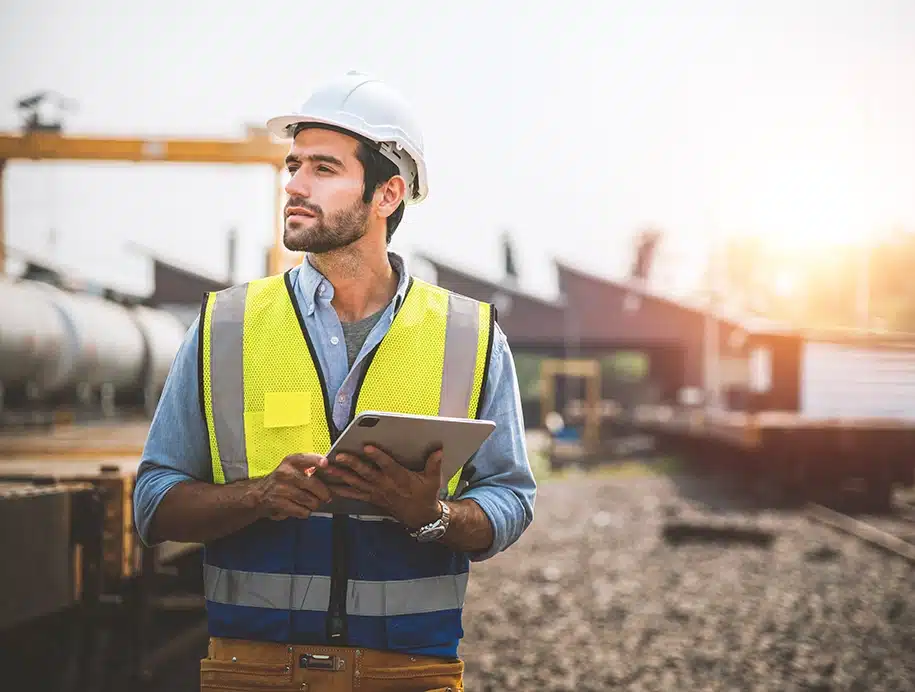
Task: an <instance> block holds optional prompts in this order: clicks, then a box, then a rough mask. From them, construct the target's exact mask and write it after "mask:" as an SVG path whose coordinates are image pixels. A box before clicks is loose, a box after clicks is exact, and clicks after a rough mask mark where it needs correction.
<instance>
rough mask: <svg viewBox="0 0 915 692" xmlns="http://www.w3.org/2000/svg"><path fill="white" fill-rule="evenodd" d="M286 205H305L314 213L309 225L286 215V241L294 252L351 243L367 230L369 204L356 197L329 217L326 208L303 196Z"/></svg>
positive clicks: (287, 246) (316, 252)
mask: <svg viewBox="0 0 915 692" xmlns="http://www.w3.org/2000/svg"><path fill="white" fill-rule="evenodd" d="M286 207H287V208H289V207H302V208H303V209H307V210H308V211H310V212H311V213H313V214H314V215H315V218H314V220H312V221H311V222H310V225H306V224H305V223H303V222H301V221H299V220H298V219H296V220H291V219H288V218H287V219H286V225H285V227H284V229H283V245H285V246H286V249H287V250H291V251H293V252H311V253H314V254H320V253H322V252H330V251H331V250H339V249H340V248H344V247H346V246H347V245H351V244H352V243H355V242H356V241H357V240H359V239H360V238H361V237H362V236H364V235H365V233H366V231H367V230H368V218H369V205H368V203H366V202H363V201H362V200H361V199H357V200H356V201H355V202H354V203H353V204H352V205H351V206H349V207H347V208H345V209H341V210H340V211H337V212H335V213H333V214H331V215H330V216H329V217H325V215H324V211H323V210H322V209H321V208H320V207H318V206H316V205H314V204H310V203H308V202H306V201H305V200H303V199H302V198H300V197H298V198H296V197H291V198H290V199H289V201H288V202H286Z"/></svg>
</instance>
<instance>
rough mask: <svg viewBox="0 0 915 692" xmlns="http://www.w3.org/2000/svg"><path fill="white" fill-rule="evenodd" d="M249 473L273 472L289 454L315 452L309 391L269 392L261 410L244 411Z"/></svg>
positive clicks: (263, 473) (257, 475)
mask: <svg viewBox="0 0 915 692" xmlns="http://www.w3.org/2000/svg"><path fill="white" fill-rule="evenodd" d="M245 442H246V446H247V456H248V473H249V475H250V477H252V478H256V477H259V476H266V475H267V474H269V473H270V472H272V471H273V470H274V469H275V468H276V467H277V466H279V465H280V462H281V461H282V460H283V458H284V457H286V456H288V455H290V454H310V453H314V451H315V450H314V444H313V442H312V424H311V396H310V393H309V392H267V393H266V394H264V409H263V410H262V411H245Z"/></svg>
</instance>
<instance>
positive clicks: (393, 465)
mask: <svg viewBox="0 0 915 692" xmlns="http://www.w3.org/2000/svg"><path fill="white" fill-rule="evenodd" d="M365 455H366V456H367V457H368V458H369V459H371V460H372V461H373V462H375V463H376V464H377V465H378V468H380V469H381V470H382V471H384V472H385V473H397V472H398V471H402V470H403V466H401V465H400V464H398V463H397V462H396V461H394V459H393V458H391V456H390V455H389V454H388V453H387V452H384V451H382V450H380V449H378V447H373V446H372V445H367V446H366V447H365Z"/></svg>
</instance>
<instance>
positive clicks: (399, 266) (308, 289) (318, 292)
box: [297, 252, 410, 315]
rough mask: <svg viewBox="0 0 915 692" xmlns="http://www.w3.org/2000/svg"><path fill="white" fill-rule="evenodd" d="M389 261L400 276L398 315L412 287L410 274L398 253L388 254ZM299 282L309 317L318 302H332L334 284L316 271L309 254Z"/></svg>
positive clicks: (301, 268) (303, 263) (397, 298)
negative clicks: (408, 289)
mask: <svg viewBox="0 0 915 692" xmlns="http://www.w3.org/2000/svg"><path fill="white" fill-rule="evenodd" d="M388 261H389V262H390V263H391V267H392V268H393V269H394V271H395V272H397V274H398V281H397V291H396V292H395V293H394V300H393V302H394V313H393V314H394V315H396V314H397V311H398V310H400V306H401V305H403V301H404V298H406V295H407V288H409V286H410V273H409V271H408V269H407V266H406V263H405V262H404V260H403V257H401V256H400V255H398V254H397V253H396V252H388ZM297 281H298V283H299V290H300V291H301V292H302V297H304V298H305V307H306V309H307V310H308V314H309V315H311V314H313V313H314V311H315V305H316V303H317V301H318V300H322V299H323V300H326V301H327V302H330V301H331V300H332V299H333V297H334V287H333V284H331V283H330V281H328V280H327V279H326V278H325V277H324V275H323V274H322V273H321V272H319V271H318V270H317V269H315V267H314V265H313V264H312V263H311V262H309V261H308V255H307V254H306V255H305V257H304V259H303V260H302V264H301V265H300V267H299V276H298V278H297Z"/></svg>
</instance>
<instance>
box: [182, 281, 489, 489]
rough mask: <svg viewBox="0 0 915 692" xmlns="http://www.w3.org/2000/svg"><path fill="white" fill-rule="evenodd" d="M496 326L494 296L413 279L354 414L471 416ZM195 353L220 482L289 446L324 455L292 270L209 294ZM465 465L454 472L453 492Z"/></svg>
mask: <svg viewBox="0 0 915 692" xmlns="http://www.w3.org/2000/svg"><path fill="white" fill-rule="evenodd" d="M493 331H494V309H493V307H492V306H491V305H489V304H487V303H481V302H478V301H476V300H472V299H470V298H467V297H464V296H460V295H457V294H455V293H452V292H450V291H447V290H445V289H443V288H440V287H438V286H434V285H432V284H429V283H426V282H423V281H421V280H419V279H415V278H414V279H411V282H410V286H409V288H408V290H407V293H406V297H405V298H404V301H403V304H402V305H401V307H400V309H399V311H398V312H397V314H396V316H395V318H394V321H393V322H392V324H391V327H390V329H389V331H388V333H387V334H386V335H385V336H384V338H383V339H382V341H381V343H380V344H379V345H378V346H377V347H376V348H375V350H374V351H373V352H372V353H371V355H370V356H369V357H368V363H367V365H366V366H365V369H364V371H363V378H362V381H361V383H360V385H359V387H358V388H357V391H356V393H355V395H354V406H353V411H351V414H350V415H351V417H355V416H356V415H358V414H359V413H361V412H362V411H390V412H397V413H407V414H419V415H440V416H451V417H466V418H476V417H477V416H478V415H479V411H480V407H481V401H482V398H483V391H484V384H485V381H486V375H487V369H488V364H489V356H490V353H491V350H492V339H493ZM199 353H200V371H201V377H200V389H201V391H200V399H201V402H202V409H203V414H204V418H205V419H206V423H207V430H208V432H209V439H210V451H211V457H212V465H213V479H214V481H215V482H216V483H226V482H231V481H236V480H241V479H244V478H256V477H259V476H264V475H267V474H269V473H270V472H272V471H273V470H274V469H275V468H276V467H277V466H278V465H279V463H280V462H281V461H282V460H283V458H284V457H286V456H287V455H289V454H294V453H315V454H325V453H327V451H328V450H329V449H330V446H331V444H332V440H333V439H335V437H336V434H337V432H336V430H335V428H334V425H333V420H332V418H331V414H330V399H329V396H328V392H327V386H326V383H325V381H324V377H323V375H322V372H321V368H320V364H319V362H318V359H317V357H316V354H315V349H314V345H313V343H312V340H311V337H310V336H309V334H308V331H307V330H306V329H305V326H304V322H303V320H302V316H301V314H300V313H299V308H298V304H297V302H296V299H295V295H294V293H293V289H292V283H291V280H290V275H289V272H287V273H285V274H282V275H277V276H271V277H267V278H263V279H256V280H254V281H251V282H248V283H245V284H241V285H238V286H233V287H231V288H228V289H226V290H223V291H219V292H216V293H213V294H208V295H207V296H206V297H205V298H204V304H203V309H202V313H201V322H200V342H199ZM460 474H461V472H460V470H459V471H458V472H457V473H456V474H455V475H454V476H453V477H452V478H451V479H450V481H449V484H448V490H449V495H453V494H454V492H455V489H456V488H457V485H458V483H459V480H460Z"/></svg>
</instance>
